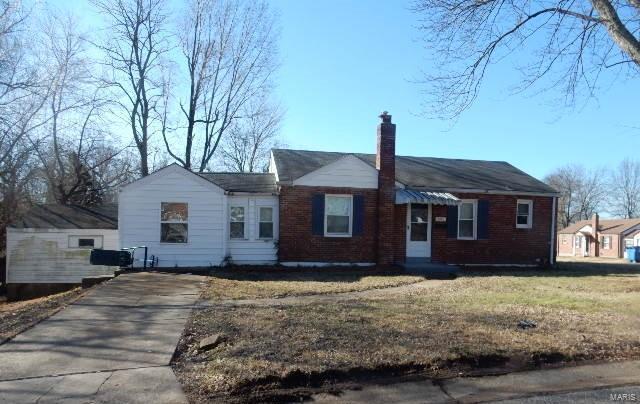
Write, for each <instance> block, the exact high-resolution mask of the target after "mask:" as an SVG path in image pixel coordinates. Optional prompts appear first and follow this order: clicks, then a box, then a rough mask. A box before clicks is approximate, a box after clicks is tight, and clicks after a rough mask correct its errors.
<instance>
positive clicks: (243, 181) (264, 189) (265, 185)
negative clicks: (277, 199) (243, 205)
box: [199, 173, 278, 193]
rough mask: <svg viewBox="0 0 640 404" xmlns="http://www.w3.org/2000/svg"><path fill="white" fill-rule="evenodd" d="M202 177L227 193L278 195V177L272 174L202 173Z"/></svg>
mask: <svg viewBox="0 0 640 404" xmlns="http://www.w3.org/2000/svg"><path fill="white" fill-rule="evenodd" d="M199 175H200V176H201V177H203V178H205V179H206V180H208V181H211V182H213V183H214V184H216V185H217V186H219V187H220V188H222V189H224V190H225V191H230V192H255V193H276V192H278V188H277V186H276V176H275V175H274V174H271V173H201V174H199Z"/></svg>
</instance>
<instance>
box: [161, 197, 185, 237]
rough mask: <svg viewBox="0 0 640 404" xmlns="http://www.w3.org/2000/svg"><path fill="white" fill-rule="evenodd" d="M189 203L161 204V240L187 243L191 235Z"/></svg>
mask: <svg viewBox="0 0 640 404" xmlns="http://www.w3.org/2000/svg"><path fill="white" fill-rule="evenodd" d="M188 221H189V205H188V204H187V203H183V202H162V203H161V206H160V242H162V243H176V244H180V243H186V242H187V240H188V235H189V223H188Z"/></svg>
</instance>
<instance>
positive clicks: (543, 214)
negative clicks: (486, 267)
mask: <svg viewBox="0 0 640 404" xmlns="http://www.w3.org/2000/svg"><path fill="white" fill-rule="evenodd" d="M456 196H457V197H458V198H461V199H485V200H488V201H489V238H488V239H487V240H457V239H452V238H448V237H447V227H446V225H442V224H436V223H434V225H433V230H432V242H431V251H432V254H431V256H432V258H431V259H432V261H434V262H446V263H449V264H527V265H532V264H535V265H545V264H548V263H549V257H550V254H551V251H550V248H551V243H552V241H551V223H552V219H551V214H552V209H553V206H552V201H553V198H551V197H531V196H515V195H486V194H456ZM518 199H530V200H533V226H532V228H531V229H518V228H516V205H517V200H518ZM433 216H434V217H436V216H444V217H446V216H447V208H446V206H434V207H433Z"/></svg>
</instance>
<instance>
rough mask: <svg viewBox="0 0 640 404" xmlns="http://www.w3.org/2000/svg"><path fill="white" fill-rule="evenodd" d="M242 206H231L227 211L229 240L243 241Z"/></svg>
mask: <svg viewBox="0 0 640 404" xmlns="http://www.w3.org/2000/svg"><path fill="white" fill-rule="evenodd" d="M244 218H245V215H244V206H232V207H231V208H230V210H229V238H232V239H244V238H245V225H244V224H245V223H244Z"/></svg>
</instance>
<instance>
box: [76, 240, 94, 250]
mask: <svg viewBox="0 0 640 404" xmlns="http://www.w3.org/2000/svg"><path fill="white" fill-rule="evenodd" d="M94 243H95V240H94V239H92V238H79V239H78V247H84V248H88V247H89V248H93V245H94Z"/></svg>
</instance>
